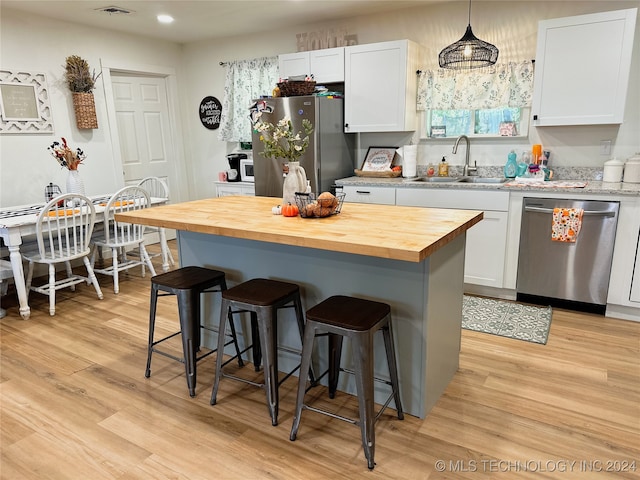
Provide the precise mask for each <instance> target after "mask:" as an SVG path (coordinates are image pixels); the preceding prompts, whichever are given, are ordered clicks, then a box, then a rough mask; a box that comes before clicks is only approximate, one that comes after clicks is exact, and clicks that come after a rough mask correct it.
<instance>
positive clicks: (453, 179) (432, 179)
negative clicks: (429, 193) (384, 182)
mask: <svg viewBox="0 0 640 480" xmlns="http://www.w3.org/2000/svg"><path fill="white" fill-rule="evenodd" d="M458 180H460V178H459V177H418V178H413V179H406V180H405V182H427V183H453V182H457V181H458Z"/></svg>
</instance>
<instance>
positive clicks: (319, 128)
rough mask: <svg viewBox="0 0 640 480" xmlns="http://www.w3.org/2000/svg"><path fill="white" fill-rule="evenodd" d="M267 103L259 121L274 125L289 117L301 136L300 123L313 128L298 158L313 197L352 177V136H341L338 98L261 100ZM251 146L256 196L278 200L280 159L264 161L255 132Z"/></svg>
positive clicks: (281, 166) (340, 106)
mask: <svg viewBox="0 0 640 480" xmlns="http://www.w3.org/2000/svg"><path fill="white" fill-rule="evenodd" d="M257 102H266V107H267V108H266V110H264V111H263V112H262V117H261V120H262V121H265V122H270V123H273V124H274V125H275V124H276V123H277V122H278V121H279V120H281V119H282V118H284V117H285V116H289V117H290V118H291V122H292V124H293V128H294V131H296V132H297V131H301V132H304V130H303V128H302V119H304V118H306V119H308V120H309V121H310V122H311V124H312V125H313V127H314V130H313V133H312V134H311V135H310V138H309V147H308V148H307V150H306V152H305V153H304V155H302V156H301V157H300V165H301V166H302V167H303V168H304V169H305V172H306V174H307V179H308V180H309V182H310V184H311V190H312V191H313V192H315V193H318V194H319V193H321V192H326V191H331V190H332V188H331V187H332V186H333V184H334V182H335V181H336V180H337V179H338V178H344V177H349V176H352V175H353V169H354V155H355V151H354V140H353V134H347V133H344V131H343V130H344V128H343V125H344V104H343V101H342V99H341V98H327V97H314V96H304V97H279V98H268V99H260V100H257ZM252 142H253V173H254V179H255V190H256V195H259V196H265V197H281V196H282V183H283V181H284V177H283V166H284V163H285V161H284V160H283V159H272V158H265V157H264V156H262V155H261V152H262V150H263V148H264V145H263V144H262V142H261V141H260V134H259V133H257V132H256V131H255V130H254V131H253V134H252Z"/></svg>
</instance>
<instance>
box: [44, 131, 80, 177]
mask: <svg viewBox="0 0 640 480" xmlns="http://www.w3.org/2000/svg"><path fill="white" fill-rule="evenodd" d="M61 140H62V143H60V142H53V143H52V144H51V145H49V147H48V148H47V150H49V153H51V156H52V157H54V158H55V159H56V160H57V161H58V163H59V164H60V165H61V166H63V167H64V168H66V169H68V170H77V169H78V165H80V164H81V163H82V162H83V161H84V159H85V158H86V157H87V156H86V155H85V154H84V152H83V151H82V149H80V148H76V150H75V151H73V150H71V148H69V146H68V145H67V140H66V139H65V138H64V137H61Z"/></svg>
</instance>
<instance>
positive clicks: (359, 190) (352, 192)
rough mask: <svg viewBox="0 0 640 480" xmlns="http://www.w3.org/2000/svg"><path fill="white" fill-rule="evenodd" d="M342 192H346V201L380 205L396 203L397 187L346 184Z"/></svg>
mask: <svg viewBox="0 0 640 480" xmlns="http://www.w3.org/2000/svg"><path fill="white" fill-rule="evenodd" d="M338 188H340V187H338ZM338 191H339V190H338ZM342 192H343V193H345V194H346V196H345V197H344V201H345V202H353V203H376V204H379V205H395V204H396V189H395V188H389V187H370V186H356V185H344V186H343V187H342Z"/></svg>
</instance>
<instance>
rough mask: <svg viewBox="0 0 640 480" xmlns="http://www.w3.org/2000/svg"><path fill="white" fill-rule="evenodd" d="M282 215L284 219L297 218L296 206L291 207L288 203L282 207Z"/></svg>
mask: <svg viewBox="0 0 640 480" xmlns="http://www.w3.org/2000/svg"><path fill="white" fill-rule="evenodd" d="M282 215H283V216H284V217H297V216H298V206H297V205H291V204H290V203H289V204H287V205H283V206H282Z"/></svg>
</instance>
